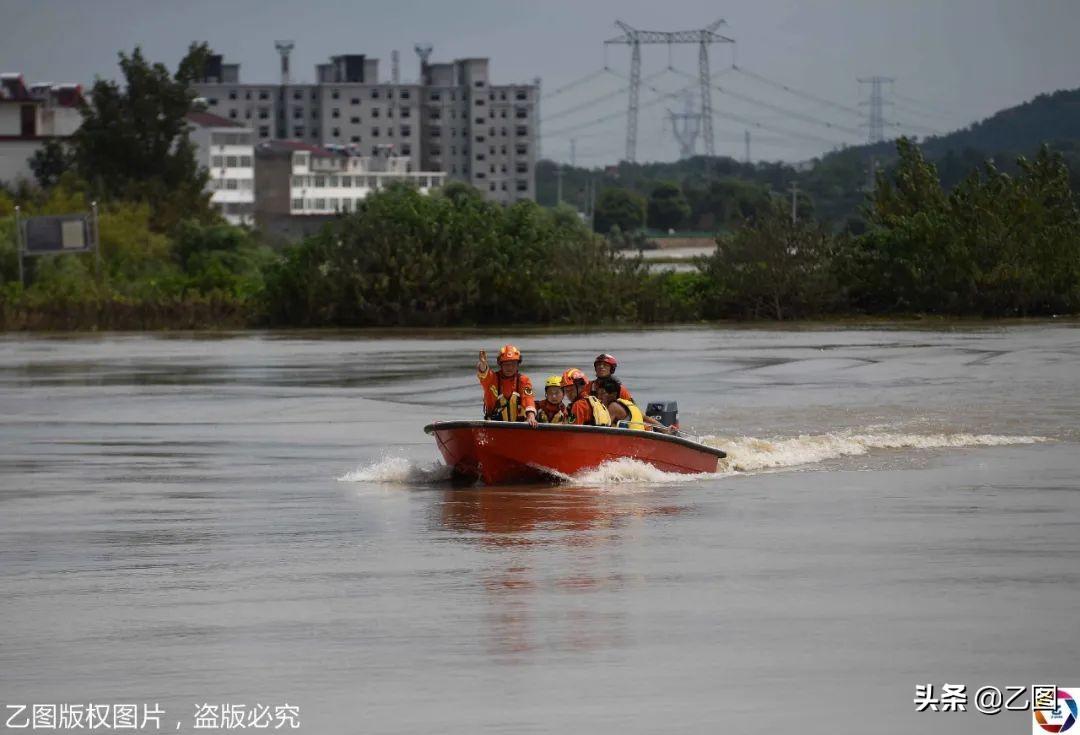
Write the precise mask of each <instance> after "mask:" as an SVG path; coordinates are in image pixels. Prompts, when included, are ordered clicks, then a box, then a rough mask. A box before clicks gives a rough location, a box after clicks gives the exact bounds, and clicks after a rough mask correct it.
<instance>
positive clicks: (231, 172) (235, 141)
mask: <svg viewBox="0 0 1080 735" xmlns="http://www.w3.org/2000/svg"><path fill="white" fill-rule="evenodd" d="M187 119H188V122H189V123H191V125H192V128H193V129H192V131H191V141H192V143H194V144H195V149H196V150H195V159H196V161H198V163H199V165H200V166H202V167H204V168H206V169H207V170H208V171H209V173H210V181H209V182H208V183H207V187H208V188H209V189H210V191H211V192H213V193H212V195H211V197H210V201H211V202H212V203H213V204H214V205H215V206H217V207H218V209H220V210H221V213H222V215H224V217H225V219H226V220H227V221H229V222H230V223H231V224H234V225H250V224H253V223H254V221H255V145H254V140H255V136H254V132H253V131H252V129H251V128H248V127H244V126H243V125H241V124H240V123H237V122H234V121H232V120H227V119H225V118H223V117H219V116H217V115H212V114H210V113H208V112H191V113H188V116H187Z"/></svg>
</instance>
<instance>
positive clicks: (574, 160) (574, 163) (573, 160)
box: [570, 138, 577, 166]
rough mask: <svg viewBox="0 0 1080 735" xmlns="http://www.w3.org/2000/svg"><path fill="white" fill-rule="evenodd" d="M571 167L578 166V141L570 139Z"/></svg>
mask: <svg viewBox="0 0 1080 735" xmlns="http://www.w3.org/2000/svg"><path fill="white" fill-rule="evenodd" d="M570 165H571V166H577V139H575V138H571V139H570Z"/></svg>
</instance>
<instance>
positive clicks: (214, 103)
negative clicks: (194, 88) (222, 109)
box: [206, 97, 217, 107]
mask: <svg viewBox="0 0 1080 735" xmlns="http://www.w3.org/2000/svg"><path fill="white" fill-rule="evenodd" d="M206 104H208V105H210V106H211V107H217V98H216V97H211V98H210V99H208V100H206Z"/></svg>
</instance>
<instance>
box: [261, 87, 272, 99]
mask: <svg viewBox="0 0 1080 735" xmlns="http://www.w3.org/2000/svg"><path fill="white" fill-rule="evenodd" d="M259 99H261V100H268V99H270V93H269V92H267V91H266V90H265V89H263V90H260V91H259Z"/></svg>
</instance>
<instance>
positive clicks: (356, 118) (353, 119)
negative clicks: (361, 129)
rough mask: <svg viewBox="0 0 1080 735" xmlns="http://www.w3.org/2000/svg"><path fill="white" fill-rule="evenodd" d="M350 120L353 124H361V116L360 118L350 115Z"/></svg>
mask: <svg viewBox="0 0 1080 735" xmlns="http://www.w3.org/2000/svg"><path fill="white" fill-rule="evenodd" d="M349 122H350V123H352V124H353V125H359V124H360V118H358V117H350V118H349Z"/></svg>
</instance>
